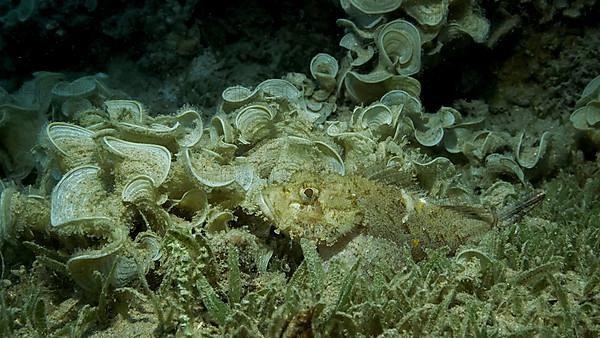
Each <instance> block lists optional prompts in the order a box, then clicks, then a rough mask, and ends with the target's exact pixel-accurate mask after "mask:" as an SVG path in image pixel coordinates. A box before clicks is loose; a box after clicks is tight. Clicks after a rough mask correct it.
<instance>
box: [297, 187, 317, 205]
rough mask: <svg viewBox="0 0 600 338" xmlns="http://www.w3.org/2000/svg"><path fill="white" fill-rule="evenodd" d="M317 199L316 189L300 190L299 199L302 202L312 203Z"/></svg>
mask: <svg viewBox="0 0 600 338" xmlns="http://www.w3.org/2000/svg"><path fill="white" fill-rule="evenodd" d="M318 197H319V190H318V189H316V188H302V189H300V199H302V201H303V202H307V203H312V202H314V201H315V200H316V199H317V198H318Z"/></svg>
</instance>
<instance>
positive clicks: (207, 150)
mask: <svg viewBox="0 0 600 338" xmlns="http://www.w3.org/2000/svg"><path fill="white" fill-rule="evenodd" d="M17 3H18V4H17ZM17 3H11V4H10V5H9V4H6V3H0V5H1V6H3V8H9V10H8V12H7V14H5V15H3V16H2V17H1V19H2V23H3V25H4V27H6V28H7V29H8V28H11V27H18V26H19V25H20V24H26V23H27V22H30V23H31V22H38V20H41V19H40V18H39V17H36V16H35V13H36V11H41V10H45V8H47V7H45V6H47V4H46V3H45V2H43V1H21V2H17ZM335 3H336V5H339V8H341V10H342V11H343V12H342V13H345V14H344V15H345V17H344V18H341V19H338V20H337V22H336V23H337V25H338V29H339V32H338V33H339V34H340V35H339V46H338V47H335V46H334V47H328V48H330V49H335V48H338V49H339V50H338V51H337V52H334V53H326V52H324V51H321V52H318V53H316V54H315V55H313V56H312V58H311V59H309V60H308V62H307V65H306V67H307V72H305V73H302V72H288V71H285V70H282V76H281V77H274V78H268V79H263V80H262V81H259V82H257V83H256V84H254V85H252V86H249V85H246V84H243V85H242V84H236V83H229V84H228V87H226V88H224V89H223V90H220V96H219V98H218V100H216V102H217V103H216V104H215V106H214V108H213V109H214V110H212V111H206V108H205V107H200V106H198V105H194V104H193V103H194V102H191V104H185V105H182V106H181V107H180V108H179V109H177V110H175V111H166V112H165V111H163V110H162V109H156V107H155V106H153V105H151V104H146V103H144V102H142V101H140V100H137V99H135V98H132V97H130V96H129V95H127V94H126V93H125V92H123V91H122V90H120V88H119V86H118V85H117V86H115V83H114V82H111V81H110V75H107V74H104V73H96V74H95V75H83V76H78V75H73V74H68V73H67V72H65V73H59V72H49V71H38V72H35V73H34V74H33V78H32V79H29V80H28V81H25V82H24V83H22V84H21V85H20V87H19V88H13V89H3V88H2V87H0V145H1V147H0V164H1V166H0V168H1V169H2V170H1V173H2V180H1V181H0V249H1V255H0V259H1V263H2V264H1V268H2V270H1V275H0V283H1V287H0V335H1V336H7V337H9V336H19V337H22V336H32V337H37V336H69V337H80V336H86V337H91V336H101V335H108V336H117V335H121V336H135V335H142V334H144V335H146V334H147V335H155V336H161V337H162V336H192V337H205V336H207V337H211V336H214V337H222V336H227V337H230V336H231V337H346V336H348V337H371V336H380V337H397V336H416V337H420V336H477V337H488V336H498V337H505V336H510V337H530V336H543V337H546V336H567V337H595V336H597V335H598V334H599V331H600V296H599V295H600V272H599V271H600V270H599V269H600V258H598V257H600V256H599V255H598V253H599V252H600V228H599V224H600V200H599V199H600V194H598V191H600V180H599V179H598V177H597V176H598V174H599V173H600V170H599V168H600V167H599V165H600V163H599V161H600V160H599V159H598V157H597V151H598V149H599V147H600V142H599V140H600V139H599V136H598V128H600V127H599V126H600V124H599V122H600V77H599V75H598V74H600V62H598V60H597V59H595V61H594V60H591V61H580V60H579V59H578V58H577V57H574V56H573V55H571V54H569V53H567V52H566V51H565V52H564V55H563V54H560V52H556V51H553V52H546V50H545V49H543V48H540V47H539V45H537V43H539V41H530V40H527V38H525V39H524V41H528V43H531V45H529V44H527V43H525V42H524V44H525V46H520V48H517V52H516V53H515V55H514V56H511V57H507V58H508V59H507V61H506V62H505V64H504V65H503V66H502V67H501V68H500V70H498V71H497V76H498V79H499V80H498V81H499V82H498V84H497V85H496V86H495V87H496V88H494V89H495V92H494V93H493V94H489V95H488V96H482V97H479V98H477V99H469V100H467V99H464V98H462V97H459V98H457V99H456V100H454V101H453V102H449V103H448V104H443V105H440V106H434V105H431V104H430V103H427V102H424V98H426V97H431V95H432V93H431V92H429V93H428V94H427V95H424V93H425V92H426V91H427V90H428V89H427V87H426V86H427V84H428V83H429V81H431V80H430V78H429V77H430V76H431V75H430V74H429V75H428V76H427V78H428V79H429V80H427V81H421V79H422V78H421V76H424V75H423V74H424V73H425V72H427V71H428V69H429V70H432V69H433V70H436V71H437V70H440V69H443V68H451V67H454V65H453V64H446V63H445V62H444V60H445V57H446V56H447V55H449V54H452V53H455V51H456V50H460V49H465V50H471V49H470V48H487V49H489V50H494V51H495V50H496V48H503V47H505V45H504V44H503V40H505V39H509V40H510V39H512V38H513V37H512V36H511V34H513V31H514V30H515V29H517V28H520V27H521V26H520V25H521V24H522V23H521V22H522V21H527V20H528V19H527V18H528V17H527V16H526V15H525V14H522V13H521V14H520V13H518V12H517V10H518V9H521V8H522V7H520V6H524V7H523V8H526V11H525V12H524V13H527V15H533V13H537V14H539V16H538V17H537V18H536V19H535V20H533V21H535V24H538V21H539V22H540V23H541V24H544V23H547V22H561V21H560V20H563V19H564V18H570V19H575V18H579V17H580V16H581V17H584V18H585V17H586V15H592V14H593V13H594V12H593V10H596V11H597V7H598V6H597V5H596V4H595V3H594V2H586V1H576V2H572V3H571V2H568V1H567V2H561V4H555V3H554V2H552V3H545V2H540V1H538V2H535V3H534V4H529V3H528V2H525V3H526V4H525V5H520V4H519V2H506V3H505V4H504V5H500V4H498V5H497V6H498V8H499V9H498V10H497V11H494V10H492V9H491V5H490V4H488V3H485V2H482V3H479V2H478V1H475V0H453V1H448V0H432V1H401V0H385V1H373V0H340V1H339V4H338V2H337V1H335ZM98 5H99V4H96V2H95V1H84V2H81V4H78V5H77V6H84V7H85V8H86V10H87V11H89V12H94V11H95V10H96V7H97V6H98ZM328 6H333V5H332V4H328ZM193 8H195V2H186V4H185V5H184V6H180V7H178V9H177V10H174V9H172V10H173V11H174V12H176V13H178V15H176V16H175V18H182V17H185V18H187V15H190V14H189V13H188V14H182V13H184V12H186V11H188V10H189V11H192V10H193ZM124 13H125V12H124ZM511 13H512V14H511ZM589 13H592V14H589ZM492 14H493V15H492ZM535 24H533V27H535ZM528 27H532V26H528ZM549 34H550V33H549ZM553 34H557V33H553ZM586 34H588V35H586V37H589V38H586V39H583V38H565V39H564V40H567V41H568V42H564V41H563V39H562V38H561V39H556V38H552V37H547V36H546V35H544V36H545V37H546V38H547V39H548V41H545V40H544V42H548V45H550V46H554V47H552V48H556V50H559V49H560V48H559V47H556V46H557V44H558V46H562V45H560V44H561V43H569V44H572V45H574V46H577V47H578V48H581V50H582V52H581V53H584V54H585V53H593V52H590V50H592V51H593V50H596V51H597V46H598V45H597V44H596V42H597V41H600V38H598V37H596V38H595V39H596V40H594V38H593V36H594V34H596V35H598V34H600V32H599V31H598V30H596V31H591V33H586ZM532 40H535V39H533V38H532ZM558 40H560V41H561V42H557V41H558ZM190 43H191V44H193V43H192V42H190ZM194 46H195V47H189V46H188V47H189V50H196V49H198V48H197V46H196V45H194ZM472 46H477V47H472ZM498 46H500V47H498ZM149 48H152V47H149ZM181 48H183V47H181ZM528 48H529V49H528ZM536 48H540V49H541V50H542V51H543V52H540V56H539V57H537V59H535V60H530V59H533V58H534V57H532V56H531V55H530V54H531V53H530V52H529V50H530V49H536ZM548 49H550V47H548ZM184 50H188V49H185V48H184ZM523 50H525V51H523ZM197 52H198V53H200V54H201V55H204V56H206V55H209V56H210V57H209V59H210V60H209V61H210V62H201V61H202V60H200V59H198V58H200V56H198V58H195V59H194V60H195V61H192V63H193V64H194V65H193V66H192V68H194V69H196V70H198V69H203V72H204V73H203V75H202V77H201V78H203V79H204V78H209V77H211V76H213V75H214V76H215V77H217V76H218V75H217V74H218V73H219V69H221V67H224V66H222V65H219V66H215V67H214V68H213V67H212V66H211V65H213V66H214V65H215V63H219V62H221V61H217V60H216V59H215V55H216V54H213V53H212V52H211V51H210V50H207V51H202V52H200V51H197ZM189 53H191V54H194V53H195V52H192V51H189ZM528 53H529V54H528ZM333 54H335V55H333ZM558 54H560V55H558ZM557 55H558V56H557ZM578 55H579V54H578ZM525 59H528V60H529V61H527V62H529V64H530V65H531V68H530V69H529V70H522V69H521V68H522V67H521V66H522V65H523V62H524V61H523V60H525ZM211 60H212V61H211ZM579 62H581V63H585V66H586V67H585V69H584V70H579V71H573V72H571V73H568V72H566V71H563V70H565V69H569V67H574V66H573V63H577V64H579ZM547 64H549V65H550V66H549V67H548V68H549V70H540V71H539V72H537V73H536V74H537V75H535V76H534V75H532V74H530V73H527V72H528V71H529V72H534V71H536V70H538V69H541V68H543V65H547ZM204 68H206V69H204ZM578 72H579V73H578ZM557 73H560V74H561V75H560V76H563V77H567V76H571V75H573V76H576V77H577V79H576V80H575V79H573V81H572V82H571V83H570V84H568V88H564V91H561V90H560V89H561V88H563V87H566V86H567V85H562V84H561V85H556V86H554V84H555V82H560V81H559V80H558V79H557V78H556V77H557V76H559V75H556V74H557ZM539 74H550V75H549V76H551V77H552V78H551V79H549V80H548V81H549V83H551V84H550V85H551V86H553V88H552V90H546V88H545V87H544V85H543V84H540V81H538V79H537V78H536V76H541V75H539ZM187 79H188V80H189V79H190V78H189V77H188V78H187ZM465 79H467V78H466V77H465V78H461V80H460V81H464V80H465ZM561 79H564V78H561ZM197 80H198V78H196V79H195V80H189V81H191V82H188V83H193V82H194V81H197ZM446 80H448V79H446V78H442V79H440V81H446ZM473 81H476V82H478V83H481V81H482V80H481V79H477V80H473ZM583 82H585V83H583ZM458 85H459V83H458V82H457V83H456V84H455V83H448V84H447V86H448V87H451V86H458ZM524 86H530V87H531V88H530V92H531V93H533V94H523V95H522V96H519V98H515V95H514V91H515V90H517V89H519V88H522V87H524ZM203 88H208V87H203ZM557 88H558V89H557ZM528 93H529V92H528ZM527 95H530V97H529V96H527ZM536 95H539V97H533V96H536ZM203 97H204V98H206V97H207V96H203ZM540 101H543V102H540ZM203 104H204V103H203ZM208 105H210V104H208ZM159 106H160V105H159ZM160 107H162V106H160Z"/></svg>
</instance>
